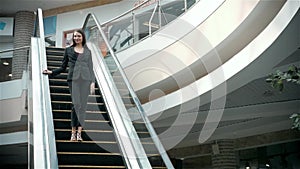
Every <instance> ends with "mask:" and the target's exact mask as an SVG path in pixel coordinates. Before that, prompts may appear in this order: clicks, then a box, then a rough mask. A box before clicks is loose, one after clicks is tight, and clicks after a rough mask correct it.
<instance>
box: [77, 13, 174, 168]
mask: <svg viewBox="0 0 300 169" xmlns="http://www.w3.org/2000/svg"><path fill="white" fill-rule="evenodd" d="M90 16H91V17H93V18H94V21H95V22H96V26H97V27H98V29H99V30H100V32H101V33H103V31H102V29H101V27H100V24H99V22H98V20H97V18H96V17H95V15H94V14H92V13H90V14H88V16H87V17H86V20H85V22H84V26H83V28H84V27H85V26H86V23H87V21H88V19H89V17H90ZM102 36H103V40H104V41H105V43H106V45H107V48H108V50H109V52H110V54H111V56H112V58H113V59H114V61H115V63H116V65H117V68H118V70H119V73H120V75H121V76H122V78H123V80H124V82H125V84H126V86H127V88H128V90H129V93H130V95H131V96H132V98H133V101H134V103H135V105H136V106H137V109H138V111H139V113H140V115H141V117H142V120H143V121H144V122H145V125H146V128H147V130H148V131H149V134H150V136H151V138H152V139H153V142H154V144H155V146H156V148H157V149H158V152H159V154H160V155H161V157H162V159H163V161H164V163H165V165H166V167H167V168H168V169H171V168H174V167H173V164H172V162H171V160H170V158H169V156H168V155H167V153H166V150H165V149H164V147H163V145H162V143H161V142H160V140H159V137H158V136H157V134H156V132H155V130H154V128H153V126H152V125H151V122H150V120H149V119H148V117H147V115H146V113H145V111H144V108H143V107H142V104H141V102H140V100H139V99H138V97H137V95H136V93H135V92H134V90H133V87H132V86H131V84H130V82H129V80H128V79H127V77H126V74H125V72H124V70H123V68H122V66H121V64H120V62H119V60H118V59H117V57H116V55H115V53H114V51H113V50H112V48H111V46H110V43H109V42H108V40H107V38H106V37H105V35H104V33H103V35H102Z"/></svg>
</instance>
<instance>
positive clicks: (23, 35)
mask: <svg viewBox="0 0 300 169" xmlns="http://www.w3.org/2000/svg"><path fill="white" fill-rule="evenodd" d="M34 16H35V15H34V13H33V12H30V11H19V12H17V13H16V16H15V25H14V48H15V49H16V48H20V47H24V46H30V40H31V37H32V35H33V28H34V18H35V17H34ZM27 60H28V49H21V50H15V51H14V52H13V58H12V79H21V78H22V74H23V71H24V70H25V69H26V68H27Z"/></svg>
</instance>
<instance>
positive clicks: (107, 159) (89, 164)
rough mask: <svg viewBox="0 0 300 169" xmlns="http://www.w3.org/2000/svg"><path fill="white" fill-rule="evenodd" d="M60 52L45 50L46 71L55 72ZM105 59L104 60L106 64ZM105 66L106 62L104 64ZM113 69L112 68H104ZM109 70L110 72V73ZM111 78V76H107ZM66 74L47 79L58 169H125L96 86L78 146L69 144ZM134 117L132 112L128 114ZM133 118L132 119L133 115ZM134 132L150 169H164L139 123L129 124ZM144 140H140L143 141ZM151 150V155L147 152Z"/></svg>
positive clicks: (143, 127)
mask: <svg viewBox="0 0 300 169" xmlns="http://www.w3.org/2000/svg"><path fill="white" fill-rule="evenodd" d="M63 52H64V49H61V48H47V49H46V53H47V65H48V68H49V69H55V68H58V67H59V66H60V65H61V61H62V59H63ZM109 59H110V57H108V59H107V60H109ZM108 63H109V62H108ZM108 66H110V67H114V66H113V65H111V64H110V65H108ZM111 70H112V69H111ZM111 73H112V74H113V73H115V72H113V71H112V72H111ZM66 76H67V72H64V73H62V74H60V75H57V76H55V77H49V85H50V95H51V105H52V112H53V123H54V131H55V140H56V151H57V157H58V167H59V168H106V169H109V168H126V164H125V162H124V159H123V157H122V153H121V152H120V149H119V145H118V142H117V139H116V138H115V133H114V132H115V130H114V129H113V127H112V124H111V122H110V117H109V115H108V113H107V109H106V106H105V103H104V101H103V98H102V95H101V92H100V90H99V87H98V84H97V83H96V91H95V95H90V96H89V99H88V107H87V112H86V113H87V114H86V121H85V122H86V126H85V128H84V130H83V132H82V137H83V140H84V141H82V142H73V141H70V135H71V127H70V112H71V108H72V107H71V106H72V104H71V96H70V94H69V88H68V84H67V80H66ZM114 78H115V80H116V81H119V83H118V82H117V83H118V85H119V88H118V89H119V90H120V91H119V92H122V90H124V89H125V88H124V87H122V86H123V84H122V82H121V80H120V79H121V78H120V76H114ZM122 99H123V100H124V103H125V106H126V107H127V108H131V107H132V106H133V105H132V103H131V100H132V98H131V97H129V96H124V97H123V98H122ZM132 113H133V114H135V113H136V112H132ZM135 116H136V115H135ZM133 125H134V126H135V128H136V130H137V134H138V135H139V138H141V142H142V145H143V148H144V149H145V150H147V151H146V153H147V157H148V160H149V161H150V164H151V166H152V168H154V169H165V168H166V167H165V165H164V163H163V161H162V159H161V157H160V155H159V154H158V153H156V152H155V151H153V150H156V148H155V145H154V143H153V142H152V141H151V140H149V137H150V136H149V132H147V129H146V127H145V125H144V124H143V122H142V121H139V120H136V121H134V122H133ZM143 138H144V139H143ZM150 150H151V151H150Z"/></svg>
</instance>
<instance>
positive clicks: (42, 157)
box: [28, 8, 58, 169]
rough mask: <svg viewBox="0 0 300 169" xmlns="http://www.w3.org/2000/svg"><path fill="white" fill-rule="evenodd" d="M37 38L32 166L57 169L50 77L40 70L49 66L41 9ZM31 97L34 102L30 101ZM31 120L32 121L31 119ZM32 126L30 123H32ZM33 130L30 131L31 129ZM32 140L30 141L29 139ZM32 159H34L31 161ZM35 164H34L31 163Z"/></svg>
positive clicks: (31, 68)
mask: <svg viewBox="0 0 300 169" xmlns="http://www.w3.org/2000/svg"><path fill="white" fill-rule="evenodd" d="M35 31H38V34H35V33H34V35H35V37H32V38H31V53H30V56H31V57H30V58H29V59H30V60H29V61H30V62H29V70H28V71H30V73H31V79H29V87H28V88H29V90H30V89H31V90H30V91H29V92H31V93H32V94H31V95H29V96H28V97H29V100H30V99H32V104H30V103H28V104H29V105H28V106H29V109H30V110H31V112H30V113H31V114H30V116H32V117H31V118H32V125H33V127H32V130H33V131H32V140H29V142H31V143H33V151H30V152H33V154H30V156H29V163H32V162H33V164H31V165H32V166H34V168H46V169H52V168H58V161H57V153H56V144H55V133H54V125H53V117H52V107H51V99H50V89H49V79H48V76H45V75H43V74H42V72H41V70H42V69H45V68H46V66H47V60H46V48H45V41H44V24H43V12H42V9H40V8H39V9H38V10H37V18H36V24H35ZM30 97H32V98H30ZM28 120H30V118H29V119H28ZM29 124H30V123H29ZM29 129H31V127H29ZM30 138H31V137H30ZM30 157H33V159H31V158H30ZM31 160H32V161H31Z"/></svg>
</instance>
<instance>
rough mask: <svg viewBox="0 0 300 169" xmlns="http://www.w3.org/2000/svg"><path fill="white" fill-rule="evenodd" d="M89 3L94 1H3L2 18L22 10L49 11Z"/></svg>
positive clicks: (0, 10)
mask: <svg viewBox="0 0 300 169" xmlns="http://www.w3.org/2000/svg"><path fill="white" fill-rule="evenodd" d="M87 1H93V0H63V1H62V0H1V6H0V16H6V15H13V14H14V13H16V12H17V11H22V10H28V11H36V10H37V9H38V8H42V9H43V10H47V9H53V8H57V7H62V6H68V5H72V4H78V3H82V2H87Z"/></svg>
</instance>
